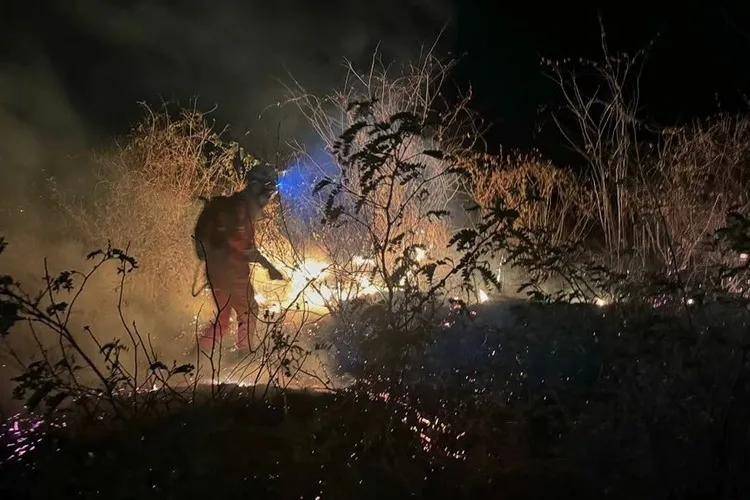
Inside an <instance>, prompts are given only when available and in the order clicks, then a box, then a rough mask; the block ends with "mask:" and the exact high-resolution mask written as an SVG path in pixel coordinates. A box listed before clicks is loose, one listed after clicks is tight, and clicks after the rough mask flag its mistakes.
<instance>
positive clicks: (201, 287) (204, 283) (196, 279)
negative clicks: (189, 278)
mask: <svg viewBox="0 0 750 500" xmlns="http://www.w3.org/2000/svg"><path fill="white" fill-rule="evenodd" d="M201 267H203V263H202V262H198V264H197V265H196V266H195V272H194V273H193V289H192V290H191V293H192V294H193V297H197V296H198V295H200V293H201V292H202V291H203V290H204V289H205V288H206V286H208V280H206V281H204V282H203V284H202V285H201V286H200V287H199V288H198V291H197V292H196V291H195V284H196V283H198V274H199V273H200V272H201Z"/></svg>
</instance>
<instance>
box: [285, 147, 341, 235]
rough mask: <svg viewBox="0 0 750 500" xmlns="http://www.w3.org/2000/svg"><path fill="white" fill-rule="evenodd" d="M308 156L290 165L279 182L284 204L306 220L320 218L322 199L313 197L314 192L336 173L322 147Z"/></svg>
mask: <svg viewBox="0 0 750 500" xmlns="http://www.w3.org/2000/svg"><path fill="white" fill-rule="evenodd" d="M308 155H309V156H308V157H306V158H302V159H298V160H295V161H294V162H293V163H292V164H290V165H288V166H287V168H286V169H285V170H284V172H282V174H281V175H280V176H279V181H278V187H279V194H280V196H281V199H282V203H284V205H285V206H286V207H287V208H288V209H289V210H291V211H292V213H293V214H295V215H296V216H297V217H299V218H301V219H304V220H310V219H311V218H319V217H320V215H321V214H320V211H319V206H320V198H319V197H313V195H312V192H313V189H315V185H316V184H317V183H318V182H320V181H321V180H322V179H323V178H325V177H326V176H328V175H331V174H332V173H333V172H335V165H334V164H333V162H332V159H331V157H330V156H329V155H328V153H326V152H325V150H324V149H323V148H322V147H317V148H316V149H314V150H312V151H311V152H308Z"/></svg>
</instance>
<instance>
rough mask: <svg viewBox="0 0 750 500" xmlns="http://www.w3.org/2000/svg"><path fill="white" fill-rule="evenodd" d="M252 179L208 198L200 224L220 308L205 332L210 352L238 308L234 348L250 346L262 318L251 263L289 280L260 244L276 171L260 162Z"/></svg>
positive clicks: (201, 247) (199, 247)
mask: <svg viewBox="0 0 750 500" xmlns="http://www.w3.org/2000/svg"><path fill="white" fill-rule="evenodd" d="M246 180H247V186H246V187H245V189H243V190H242V191H240V192H237V193H234V194H232V195H231V196H217V197H215V198H212V199H210V200H208V201H207V202H206V203H205V205H204V207H203V210H202V212H201V214H200V215H199V216H198V220H197V222H196V225H195V231H194V241H195V250H196V254H197V255H198V258H199V259H201V260H203V261H204V262H205V269H206V277H207V279H208V285H209V287H210V289H211V292H212V295H213V297H214V302H215V306H216V309H217V316H216V320H215V321H213V322H210V323H209V324H207V325H206V326H205V327H204V328H203V329H202V331H201V332H200V333H199V339H198V345H199V347H200V349H201V350H202V351H203V352H206V353H211V352H215V351H218V349H219V347H220V345H219V342H218V341H219V340H220V339H221V338H223V337H224V336H225V335H227V333H228V332H229V330H230V318H231V314H232V311H235V313H236V314H237V338H236V342H235V343H234V346H233V347H234V348H233V351H234V352H236V353H238V354H245V353H248V352H249V351H250V347H251V339H252V337H253V335H254V333H255V327H256V322H257V318H258V303H257V302H256V300H255V291H254V289H253V285H252V282H251V279H250V271H249V264H250V263H253V262H255V263H259V264H260V265H261V266H263V267H264V268H265V269H266V270H267V271H268V274H269V277H270V278H271V279H272V280H282V279H284V277H283V275H282V274H281V272H279V271H278V270H277V269H276V268H275V267H273V265H271V263H270V262H269V261H268V259H266V258H265V257H264V256H263V255H262V254H261V253H260V251H259V250H258V248H257V247H256V244H255V222H256V221H257V220H258V218H259V217H260V216H261V215H262V212H263V209H264V208H265V207H266V206H267V205H268V203H269V202H270V201H271V200H272V199H273V197H274V196H275V195H276V194H277V192H278V190H277V175H276V171H275V169H274V168H273V167H271V166H270V165H259V166H255V167H253V168H251V169H250V170H249V172H248V174H247V179H246Z"/></svg>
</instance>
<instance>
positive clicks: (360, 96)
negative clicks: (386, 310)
mask: <svg viewBox="0 0 750 500" xmlns="http://www.w3.org/2000/svg"><path fill="white" fill-rule="evenodd" d="M455 63H456V61H454V60H442V59H440V58H438V57H437V56H436V55H435V54H434V53H433V51H432V50H426V51H424V52H423V53H422V55H421V56H420V58H419V59H418V60H416V61H415V62H413V63H411V64H408V65H405V66H402V67H398V68H396V67H391V66H389V65H387V64H386V63H384V62H383V60H382V59H381V58H380V55H379V53H377V52H376V53H375V54H374V55H373V58H372V61H371V64H370V66H369V68H366V69H365V70H364V71H360V70H358V69H357V68H354V67H353V66H352V65H351V64H350V63H348V62H347V63H345V69H346V71H347V73H346V78H345V79H344V81H343V83H342V85H341V86H340V87H339V88H338V89H337V90H335V91H333V92H330V93H328V94H326V95H323V96H316V95H311V94H310V93H308V92H306V91H305V89H304V87H303V85H302V84H300V83H299V82H294V86H292V87H289V88H288V91H289V102H290V103H293V104H294V105H296V106H297V107H298V108H299V110H300V111H301V112H302V113H303V115H304V116H305V117H306V118H307V120H308V122H309V123H310V125H311V126H312V128H313V130H314V131H315V132H316V136H317V138H316V139H317V140H316V144H314V145H313V146H312V147H309V145H308V144H302V143H298V144H295V147H296V150H297V152H298V154H299V157H300V164H301V165H303V168H305V169H307V170H308V172H309V173H311V177H313V178H314V179H315V180H321V179H323V178H326V177H328V178H332V179H336V180H340V179H343V178H344V177H345V182H344V184H345V188H346V190H347V191H348V195H349V200H350V201H351V203H352V204H353V203H354V200H356V199H358V198H361V197H362V195H363V193H362V190H361V184H360V179H361V175H362V172H361V171H359V170H358V169H357V168H356V167H355V168H348V169H347V171H346V175H345V176H343V175H342V174H343V172H342V168H341V166H340V165H338V164H336V162H335V161H334V160H333V158H331V157H330V155H329V156H328V158H327V159H326V160H324V161H323V162H321V161H320V160H318V158H319V155H318V154H316V152H317V151H318V150H319V149H321V148H322V149H323V150H325V151H327V152H330V151H331V149H332V146H333V145H334V143H335V142H336V141H337V140H338V139H339V137H340V136H341V134H342V133H343V132H344V131H345V130H347V129H348V128H349V127H350V126H352V125H353V124H355V123H356V122H358V121H359V120H360V119H361V118H360V117H358V116H357V115H356V112H355V110H354V109H351V107H350V105H351V104H352V103H354V102H372V103H373V104H372V105H371V106H370V109H369V114H370V116H369V120H370V121H372V122H386V121H388V120H389V119H390V118H391V117H392V116H394V115H395V114H397V113H402V112H407V113H411V114H413V115H414V116H416V117H418V118H419V119H423V120H427V119H428V117H429V115H430V113H433V112H438V113H440V122H441V124H440V125H439V126H438V127H435V129H434V130H432V133H431V135H430V137H422V138H414V139H411V140H409V141H408V142H407V143H406V144H404V145H403V147H402V148H401V149H400V150H399V151H398V152H397V153H396V155H397V156H399V157H400V158H401V159H408V160H409V161H417V162H420V163H422V164H423V165H424V166H425V169H424V171H423V173H422V175H420V176H419V177H418V178H416V179H413V180H412V181H410V182H407V183H406V184H404V185H400V186H396V187H395V189H391V186H390V184H389V183H383V185H382V186H381V187H379V188H378V189H376V190H375V191H374V192H371V193H369V194H367V198H368V200H369V202H371V203H369V204H368V205H370V208H369V209H368V208H365V209H364V210H363V211H362V212H361V213H360V214H358V224H357V225H355V226H357V227H346V228H336V229H335V230H329V229H326V228H322V227H317V228H316V233H317V237H318V239H319V242H320V246H322V247H323V251H324V252H325V253H326V254H327V257H328V258H329V260H332V261H335V262H342V263H343V262H349V261H351V259H352V258H353V257H354V256H356V255H362V254H363V253H364V254H366V253H367V252H371V251H372V247H373V246H374V245H373V243H375V242H382V241H383V239H384V237H385V235H386V234H387V231H388V222H387V221H388V220H394V219H395V215H396V213H400V214H402V219H401V220H402V223H401V224H400V225H399V232H401V231H404V232H406V233H407V235H408V236H407V237H406V238H405V239H404V240H403V246H404V247H407V246H411V245H423V246H424V247H425V248H426V249H427V251H428V254H430V253H431V254H432V255H430V257H433V258H442V257H444V256H445V255H446V253H447V243H448V240H449V238H450V236H451V232H452V229H453V228H454V227H455V226H458V225H462V224H463V223H464V220H465V219H466V218H467V216H466V214H465V213H463V212H464V207H463V206H461V201H462V197H463V198H464V199H465V196H463V195H464V194H465V193H464V192H463V189H462V188H463V186H462V181H461V178H460V176H459V175H457V174H455V173H453V172H451V171H449V169H450V168H451V167H452V166H454V160H453V158H455V157H457V156H459V155H461V154H463V152H464V151H467V150H469V149H471V148H472V147H473V146H474V142H475V141H477V140H479V138H480V137H481V130H480V127H481V122H480V120H479V118H478V116H477V115H476V114H475V113H473V112H472V111H471V109H470V108H469V107H468V103H469V100H470V95H466V96H463V97H462V98H460V99H459V100H458V102H457V103H455V102H454V103H452V104H449V103H448V102H447V101H446V100H445V99H444V98H443V96H442V94H441V91H443V90H444V87H445V85H446V84H447V78H448V76H449V74H450V71H451V70H452V69H453V68H454V66H455ZM364 140H367V139H366V138H365V137H362V138H358V139H357V140H355V143H354V148H353V150H354V151H356V150H357V148H358V147H359V146H361V145H362V144H363V142H362V141H364ZM357 141H359V142H357ZM424 150H441V151H443V152H444V153H446V155H447V157H448V158H451V159H448V160H439V159H435V158H432V157H429V156H427V155H424V154H422V152H423V151H424ZM392 167H393V166H392V165H384V168H385V169H386V171H387V170H388V169H390V168H392ZM422 189H427V190H428V192H429V193H430V196H429V197H427V198H425V199H419V198H418V197H415V196H414V195H415V193H416V192H417V191H419V190H422ZM340 201H341V200H340ZM309 202H310V203H311V204H313V205H315V206H317V207H322V206H323V203H324V198H323V197H322V196H321V197H319V198H315V199H310V200H309ZM376 205H377V206H378V207H380V208H374V207H375V206H376ZM386 206H387V208H383V207H386ZM438 210H449V211H450V212H451V218H449V219H445V220H442V221H436V220H429V219H428V218H427V217H425V214H427V213H428V212H430V211H438ZM353 212H354V211H353V210H352V211H351V213H353ZM342 242H347V243H348V247H349V248H346V249H342Z"/></svg>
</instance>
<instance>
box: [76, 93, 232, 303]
mask: <svg viewBox="0 0 750 500" xmlns="http://www.w3.org/2000/svg"><path fill="white" fill-rule="evenodd" d="M143 108H144V111H145V114H144V118H143V120H142V121H141V122H140V123H139V124H137V125H136V126H135V127H134V129H133V130H132V132H131V134H130V136H129V137H127V138H126V139H125V141H124V142H123V143H122V144H121V145H117V146H116V147H114V148H112V149H110V150H108V151H105V152H103V153H99V154H97V155H96V156H95V165H96V172H95V176H96V178H97V180H98V182H97V184H96V189H95V190H94V192H92V193H91V194H90V196H88V197H87V198H85V199H78V200H71V199H67V198H64V197H62V205H63V207H64V208H65V210H66V211H67V212H68V213H69V215H70V216H71V217H72V219H73V220H74V223H75V226H76V229H77V230H78V231H80V232H82V233H83V234H84V235H85V238H86V239H87V240H88V241H89V242H90V244H91V245H97V246H99V245H103V244H106V242H107V241H108V240H111V241H112V243H113V244H115V245H118V246H120V247H125V246H127V245H129V252H130V253H131V255H133V256H135V257H136V258H137V259H138V262H139V264H140V268H141V270H140V271H139V272H138V273H137V274H136V275H135V276H134V278H133V283H132V285H131V286H132V289H133V295H134V296H133V299H134V300H135V299H136V298H137V299H138V300H141V301H143V302H145V303H149V304H151V305H152V306H153V308H154V310H159V309H160V308H168V309H169V310H173V309H174V308H178V309H180V310H181V311H183V312H184V311H185V308H187V309H188V310H191V312H193V311H195V309H196V308H197V307H200V306H202V305H203V302H204V300H203V299H197V300H196V299H193V297H192V296H191V293H190V291H191V289H192V286H193V281H194V278H195V274H196V269H197V266H198V260H197V258H196V257H195V255H194V252H193V243H192V240H191V235H192V232H193V227H194V225H195V220H196V218H197V216H198V213H199V211H200V209H201V206H202V201H201V200H200V199H199V196H203V197H210V196H214V195H218V194H229V193H231V192H233V191H235V190H237V189H239V188H241V187H242V183H243V175H242V172H241V171H239V170H241V169H237V168H235V166H234V158H235V155H236V154H237V152H238V145H237V144H235V143H226V142H224V141H223V140H222V135H223V132H224V131H223V130H222V131H217V130H215V129H214V128H213V125H212V123H211V122H210V121H209V119H208V117H207V116H206V115H204V114H203V113H201V112H200V111H198V110H197V109H196V108H195V107H193V108H188V109H183V110H181V112H180V114H179V116H177V117H176V118H172V117H171V116H170V113H169V112H168V110H167V108H166V107H164V108H163V109H161V110H157V111H155V110H153V109H151V108H149V107H148V106H146V105H144V106H143Z"/></svg>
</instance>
